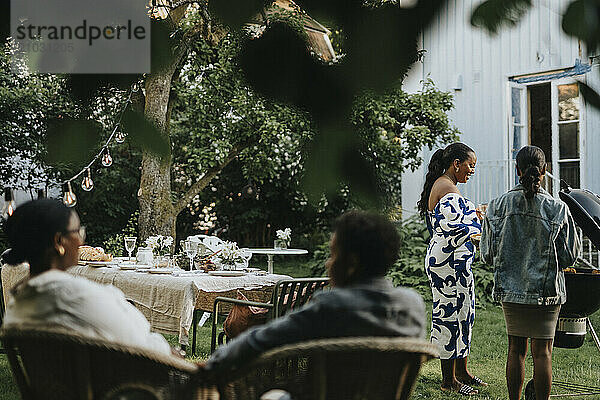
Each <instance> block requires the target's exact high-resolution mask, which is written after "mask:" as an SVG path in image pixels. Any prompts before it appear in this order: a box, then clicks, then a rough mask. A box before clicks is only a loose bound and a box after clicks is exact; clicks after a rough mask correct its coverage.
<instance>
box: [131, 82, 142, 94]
mask: <svg viewBox="0 0 600 400" xmlns="http://www.w3.org/2000/svg"><path fill="white" fill-rule="evenodd" d="M138 90H140V85H138V83H137V82H136V83H134V84H133V85H131V91H132V92H137V91H138Z"/></svg>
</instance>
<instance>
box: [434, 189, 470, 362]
mask: <svg viewBox="0 0 600 400" xmlns="http://www.w3.org/2000/svg"><path fill="white" fill-rule="evenodd" d="M427 228H428V229H429V233H430V234H431V241H430V242H429V247H428V249H427V256H426V258H425V271H426V272H427V276H428V277H429V283H430V284H431V292H432V293H433V312H432V320H431V342H432V343H433V344H436V345H437V346H438V348H439V351H440V358H441V359H443V360H448V359H455V358H465V357H467V356H468V355H469V350H470V347H471V332H472V330H473V322H474V321H475V287H474V282H473V272H472V271H471V263H472V262H473V257H474V255H475V247H474V246H473V243H472V242H471V240H470V237H471V235H473V234H476V233H481V224H480V222H479V218H478V217H477V213H476V212H475V206H474V205H473V203H472V202H471V201H469V200H467V199H465V198H463V197H462V196H460V195H459V194H456V193H448V194H446V195H445V196H444V197H442V198H441V199H440V201H439V203H438V204H437V205H436V206H435V208H434V209H433V211H430V212H428V215H427Z"/></svg>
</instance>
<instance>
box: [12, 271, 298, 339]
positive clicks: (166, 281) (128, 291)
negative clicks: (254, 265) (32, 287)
mask: <svg viewBox="0 0 600 400" xmlns="http://www.w3.org/2000/svg"><path fill="white" fill-rule="evenodd" d="M28 268H29V267H28V266H27V264H21V265H18V266H10V265H5V266H3V267H2V287H3V289H4V298H5V304H8V300H9V297H10V289H12V288H13V287H14V286H15V284H17V283H18V282H19V281H20V280H22V279H24V278H25V277H26V276H27V274H28V271H29V269H28ZM68 272H69V273H72V274H73V275H79V276H83V277H85V278H87V279H90V280H92V281H95V282H98V283H102V284H110V285H113V286H115V287H117V288H119V289H120V290H121V291H123V293H125V297H127V298H128V299H129V300H131V301H132V302H134V303H135V305H136V307H137V308H138V309H139V310H140V311H141V312H142V313H143V314H144V316H145V317H146V318H147V319H148V321H149V322H150V325H151V326H152V329H153V330H154V331H156V332H160V333H166V334H177V335H179V343H181V344H188V334H189V329H190V327H191V326H192V319H193V313H194V310H195V309H201V310H205V311H212V303H213V300H214V298H215V297H217V296H220V295H221V296H222V295H227V296H233V297H234V296H235V293H232V291H236V290H240V291H242V292H244V293H245V294H246V295H247V296H248V297H249V298H251V299H256V300H258V298H257V297H256V296H259V297H260V299H261V300H265V299H266V297H268V296H269V293H270V289H271V288H272V287H273V286H274V285H275V283H276V282H277V281H279V280H281V279H289V278H290V277H289V276H286V275H276V274H269V275H255V274H246V275H244V276H239V277H220V276H211V275H208V274H194V275H192V274H186V275H184V276H173V275H158V274H149V273H141V272H136V271H122V270H120V269H118V268H92V267H87V266H75V267H72V268H71V269H69V271H68Z"/></svg>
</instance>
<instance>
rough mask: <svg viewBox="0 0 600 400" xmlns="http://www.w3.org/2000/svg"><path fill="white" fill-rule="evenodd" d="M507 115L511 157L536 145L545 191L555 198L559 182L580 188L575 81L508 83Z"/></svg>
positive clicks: (580, 144)
mask: <svg viewBox="0 0 600 400" xmlns="http://www.w3.org/2000/svg"><path fill="white" fill-rule="evenodd" d="M510 113H511V114H510V120H511V123H510V131H509V144H510V146H511V149H510V154H511V155H512V158H513V159H515V158H516V155H517V152H518V151H519V149H520V148H521V147H522V146H523V145H525V144H531V145H534V146H538V147H540V148H541V149H542V150H543V151H544V153H545V155H546V162H547V167H546V169H547V172H548V174H547V176H546V178H545V180H544V181H545V182H544V186H545V189H546V190H548V191H549V192H550V193H552V194H553V195H555V196H557V195H558V190H560V185H559V184H558V182H559V181H560V180H564V181H565V182H566V183H568V184H569V186H571V187H573V188H579V187H582V185H583V181H584V176H583V174H582V170H583V169H582V162H583V159H582V155H583V154H582V152H581V148H582V147H583V137H582V136H583V135H582V131H581V127H582V126H583V124H582V114H583V109H582V107H581V97H580V93H579V86H578V84H577V82H575V81H574V80H573V79H571V78H562V79H555V80H550V81H542V82H531V83H527V84H520V83H516V82H510ZM514 178H515V182H516V181H517V180H518V178H517V177H516V176H515V177H514Z"/></svg>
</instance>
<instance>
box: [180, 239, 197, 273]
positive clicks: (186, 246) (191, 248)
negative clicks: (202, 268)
mask: <svg viewBox="0 0 600 400" xmlns="http://www.w3.org/2000/svg"><path fill="white" fill-rule="evenodd" d="M183 251H185V254H187V256H188V257H189V258H190V271H191V270H193V269H194V257H196V254H197V253H198V243H197V242H195V241H192V240H186V241H185V242H183Z"/></svg>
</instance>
